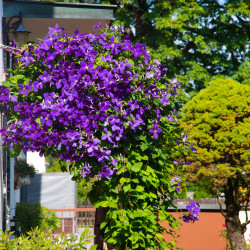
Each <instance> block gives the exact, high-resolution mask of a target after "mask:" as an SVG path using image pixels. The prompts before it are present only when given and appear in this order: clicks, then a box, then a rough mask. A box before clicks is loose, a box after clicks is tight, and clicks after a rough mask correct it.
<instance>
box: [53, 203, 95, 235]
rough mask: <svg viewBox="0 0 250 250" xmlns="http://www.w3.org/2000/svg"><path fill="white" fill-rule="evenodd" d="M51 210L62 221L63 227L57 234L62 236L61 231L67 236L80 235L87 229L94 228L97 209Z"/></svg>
mask: <svg viewBox="0 0 250 250" xmlns="http://www.w3.org/2000/svg"><path fill="white" fill-rule="evenodd" d="M50 210H51V211H55V212H56V214H57V216H59V217H60V219H61V221H62V223H61V227H60V228H58V229H57V230H56V232H55V234H60V233H61V231H63V232H64V233H65V234H80V233H81V232H82V231H83V230H84V229H85V228H93V227H94V224H95V211H96V209H95V208H93V207H89V208H62V209H61V208H58V209H50Z"/></svg>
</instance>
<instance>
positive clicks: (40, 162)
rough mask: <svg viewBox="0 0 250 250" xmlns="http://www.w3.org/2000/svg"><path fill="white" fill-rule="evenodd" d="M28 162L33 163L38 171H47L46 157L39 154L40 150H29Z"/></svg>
mask: <svg viewBox="0 0 250 250" xmlns="http://www.w3.org/2000/svg"><path fill="white" fill-rule="evenodd" d="M27 163H28V164H33V166H34V167H35V169H36V170H37V173H40V174H41V173H46V166H45V157H44V156H42V157H41V156H39V153H38V152H27Z"/></svg>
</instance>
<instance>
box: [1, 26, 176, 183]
mask: <svg viewBox="0 0 250 250" xmlns="http://www.w3.org/2000/svg"><path fill="white" fill-rule="evenodd" d="M97 28H98V26H97ZM122 32H123V29H122V28H118V27H116V29H113V28H111V30H106V32H103V33H101V34H94V33H93V34H81V33H79V31H78V30H76V31H75V34H74V35H72V36H71V37H70V36H68V35H67V33H66V32H64V30H63V29H62V28H60V27H59V26H58V25H56V26H55V27H54V28H50V31H49V33H48V35H47V36H46V37H45V38H44V39H43V40H42V41H39V42H37V43H36V44H34V45H29V46H28V48H27V49H26V50H24V51H23V52H22V54H21V56H20V59H19V60H20V63H19V65H18V70H17V72H16V73H15V74H16V76H14V77H13V78H12V79H10V80H9V81H8V84H9V82H10V81H11V86H12V87H11V88H12V90H13V91H14V90H15V91H17V92H18V95H16V93H15V96H13V95H12V94H11V93H10V92H9V89H7V88H6V87H4V86H1V88H0V105H1V107H2V109H5V112H6V111H7V110H8V109H9V105H11V106H13V105H15V107H14V109H13V111H12V112H14V113H12V115H13V116H15V117H16V119H13V120H10V121H9V123H8V126H7V127H4V128H3V129H2V130H1V134H2V135H3V137H4V139H3V143H4V145H5V146H8V145H9V146H13V145H15V144H18V145H21V147H22V148H23V150H24V151H28V150H30V151H39V152H40V154H41V155H42V154H44V152H46V151H47V149H48V148H49V151H50V152H51V154H53V155H55V156H57V157H60V158H61V159H62V160H63V161H71V162H76V163H77V164H78V163H79V162H83V161H84V159H89V160H91V161H94V162H95V164H91V165H92V166H93V165H95V167H91V168H88V171H84V174H83V175H91V176H94V175H96V176H99V177H98V178H103V177H105V178H109V177H110V176H111V175H112V174H114V172H115V171H113V170H112V168H113V165H112V164H111V163H112V161H114V159H116V160H118V159H120V155H121V152H119V148H121V144H122V143H124V141H126V139H127V137H128V136H129V134H130V133H131V132H132V133H133V132H134V133H137V131H138V130H141V131H144V132H143V133H144V134H145V135H147V134H148V135H150V134H152V136H153V138H154V139H157V138H158V136H159V134H160V133H161V132H162V128H161V124H162V121H163V120H164V119H166V118H165V117H166V116H165V117H163V115H165V114H166V112H168V113H170V112H171V113H173V112H172V108H173V107H172V106H171V105H170V103H169V100H171V98H174V96H175V95H176V94H177V88H176V85H177V84H178V82H177V80H174V81H167V80H166V79H165V77H164V73H165V69H164V67H163V65H161V64H160V63H159V62H158V61H157V60H155V61H153V62H151V63H150V55H149V53H148V51H147V50H146V47H145V44H141V43H137V44H136V45H132V43H131V42H130V41H129V40H128V39H127V38H124V37H123V36H122ZM65 58H67V59H65ZM30 71H33V72H34V73H33V74H32V75H30V74H29V72H30ZM21 74H22V75H23V76H25V77H26V78H25V77H22V76H21ZM15 77H16V78H15ZM17 78H18V79H19V80H17ZM27 78H28V80H27ZM159 83H160V85H159ZM173 83H174V84H173ZM143 96H144V98H142V97H143ZM31 100H35V101H34V102H32V101H31ZM171 117H172V115H171ZM167 119H168V118H167ZM168 121H173V120H169V119H168ZM73 128H74V129H73ZM72 129H73V130H72ZM24 131H25V135H24ZM23 135H24V136H23ZM41 135H42V136H41ZM114 149H116V152H117V153H116V155H112V157H113V158H112V157H111V155H110V153H109V152H110V151H113V150H114Z"/></svg>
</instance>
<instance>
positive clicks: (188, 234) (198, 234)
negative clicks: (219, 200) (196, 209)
mask: <svg viewBox="0 0 250 250" xmlns="http://www.w3.org/2000/svg"><path fill="white" fill-rule="evenodd" d="M172 214H173V215H174V216H175V218H176V219H178V221H180V222H181V223H182V225H181V226H180V231H178V230H175V231H176V232H177V233H178V234H179V235H180V237H178V238H175V240H176V241H177V243H176V247H180V248H184V249H185V250H211V249H214V250H225V249H226V241H225V240H224V239H223V237H221V225H223V224H224V222H225V219H224V217H223V216H222V214H221V213H220V212H200V213H199V215H200V220H199V221H196V222H195V223H192V222H189V223H185V222H183V221H181V219H179V216H180V215H181V213H179V214H178V213H177V212H173V213H172ZM163 225H165V226H166V227H167V223H166V222H163ZM167 228H168V227H167ZM165 239H166V240H174V238H173V237H171V236H170V235H166V236H165Z"/></svg>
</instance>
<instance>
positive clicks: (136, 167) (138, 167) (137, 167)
mask: <svg viewBox="0 0 250 250" xmlns="http://www.w3.org/2000/svg"><path fill="white" fill-rule="evenodd" d="M142 165H143V163H142V162H137V163H135V164H134V165H133V166H132V167H131V170H132V171H133V172H139V171H140V170H141V168H142Z"/></svg>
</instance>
